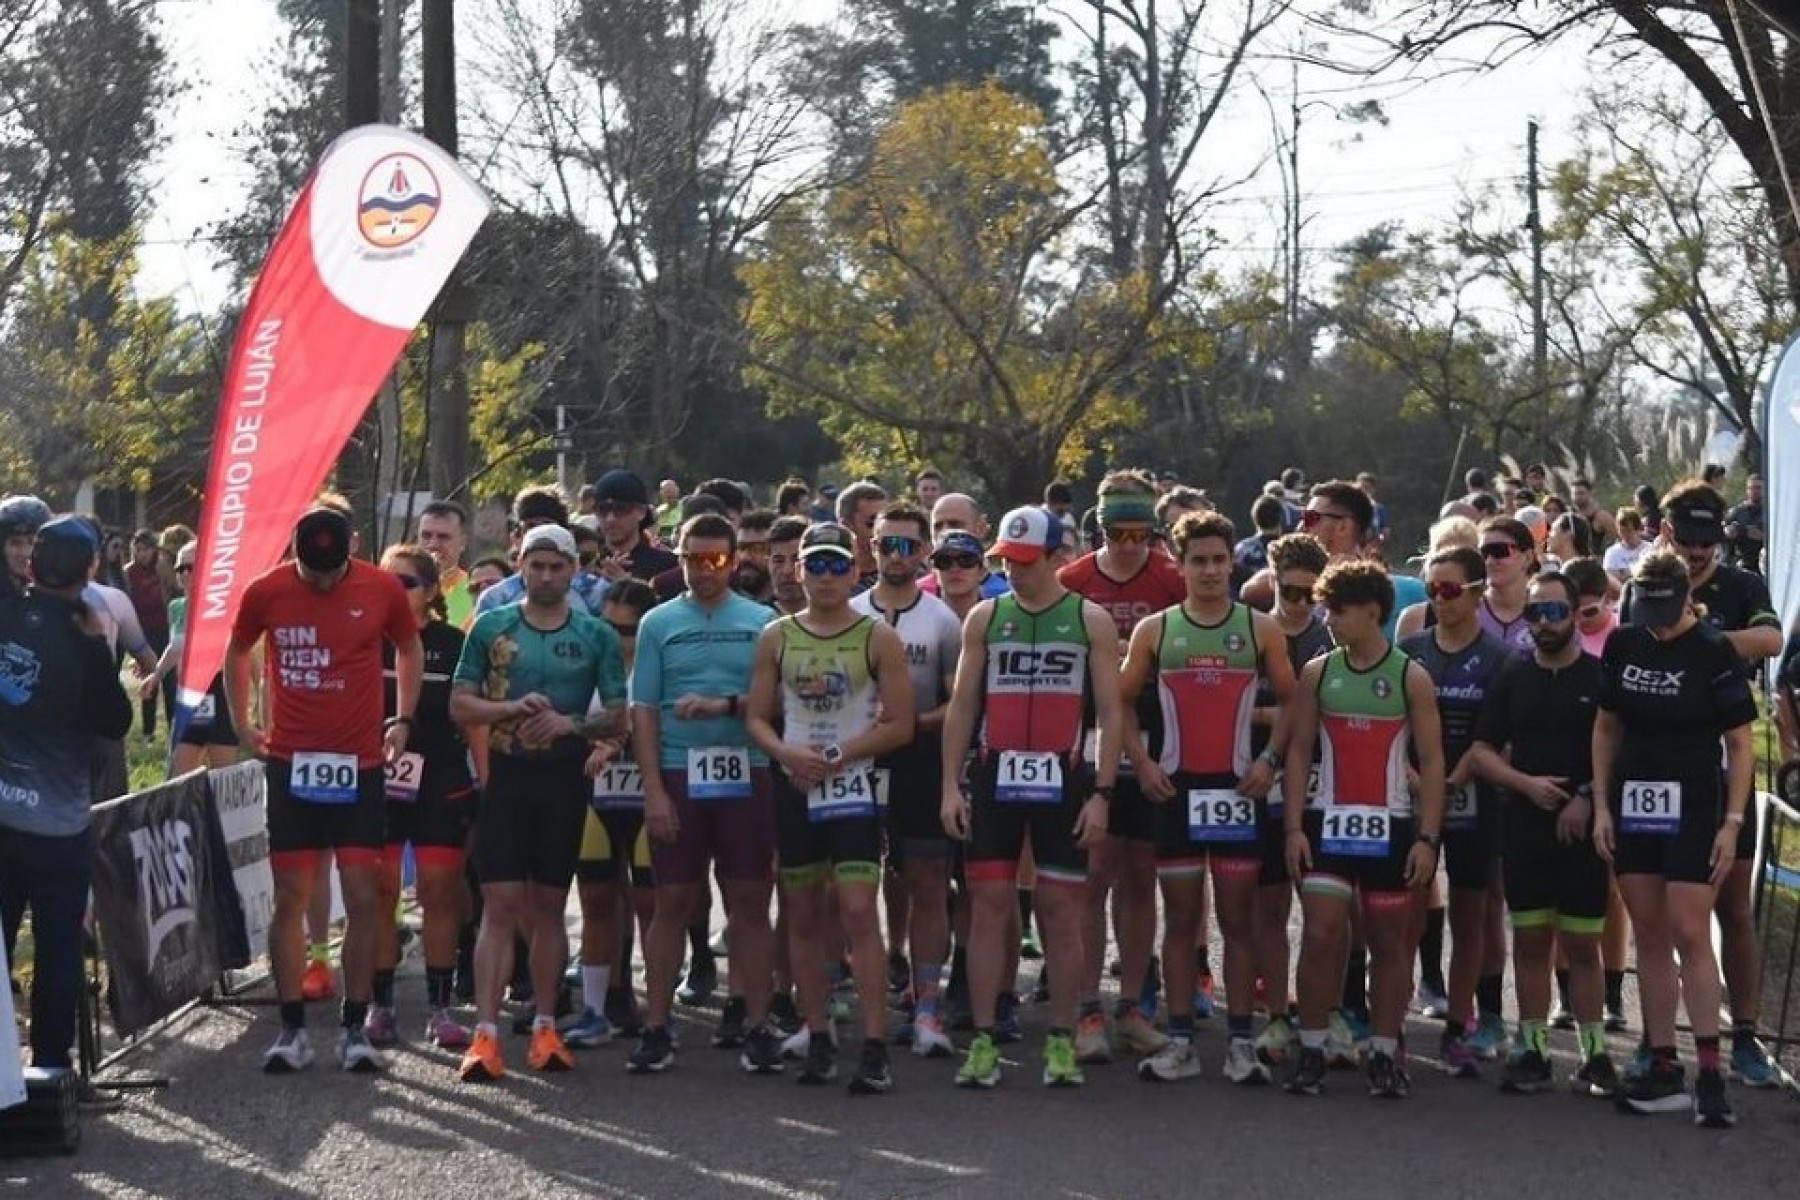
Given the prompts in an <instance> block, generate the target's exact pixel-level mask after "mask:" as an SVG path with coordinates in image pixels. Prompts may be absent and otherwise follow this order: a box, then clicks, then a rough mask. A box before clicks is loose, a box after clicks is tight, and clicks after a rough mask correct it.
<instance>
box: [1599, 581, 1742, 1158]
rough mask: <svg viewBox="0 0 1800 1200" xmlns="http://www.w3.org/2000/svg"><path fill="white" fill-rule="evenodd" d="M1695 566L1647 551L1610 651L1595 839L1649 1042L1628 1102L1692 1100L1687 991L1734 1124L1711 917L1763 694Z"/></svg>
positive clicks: (1702, 1090) (1702, 1057) (1712, 1087)
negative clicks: (1630, 936) (1685, 1066)
mask: <svg viewBox="0 0 1800 1200" xmlns="http://www.w3.org/2000/svg"><path fill="white" fill-rule="evenodd" d="M1690 570H1691V566H1690V565H1689V564H1684V563H1683V561H1682V559H1681V558H1680V557H1677V556H1676V555H1673V554H1668V553H1664V552H1657V553H1653V554H1650V555H1646V556H1645V558H1644V559H1643V561H1641V562H1639V563H1638V565H1637V570H1636V571H1635V572H1634V573H1633V575H1632V592H1633V596H1632V607H1633V619H1632V622H1631V624H1629V625H1626V626H1624V627H1622V628H1620V630H1619V631H1618V632H1617V633H1615V634H1614V635H1613V636H1612V637H1611V638H1610V639H1608V641H1607V643H1606V653H1605V655H1604V657H1602V659H1601V660H1600V665H1601V683H1600V699H1599V706H1600V711H1599V715H1598V717H1597V718H1596V719H1595V722H1594V742H1593V754H1594V793H1595V795H1597V796H1604V797H1606V799H1607V804H1606V805H1602V806H1600V807H1599V809H1598V810H1597V811H1596V813H1595V815H1594V845H1595V847H1596V849H1598V851H1599V852H1600V857H1601V858H1603V859H1605V860H1606V861H1607V862H1609V863H1611V864H1612V866H1613V870H1614V871H1616V872H1617V874H1618V877H1619V890H1620V891H1621V892H1622V893H1623V894H1624V896H1625V907H1626V909H1627V910H1628V911H1629V912H1630V913H1631V924H1632V929H1633V932H1634V935H1635V937H1636V945H1637V963H1638V982H1639V986H1640V987H1641V989H1642V992H1643V1003H1644V1028H1645V1031H1646V1033H1647V1035H1648V1037H1649V1040H1650V1045H1651V1064H1650V1066H1649V1069H1648V1070H1646V1071H1644V1072H1643V1073H1642V1074H1641V1075H1639V1076H1638V1077H1636V1078H1634V1079H1629V1080H1627V1081H1626V1083H1625V1086H1624V1087H1623V1088H1622V1089H1621V1090H1620V1091H1619V1093H1618V1102H1619V1104H1620V1106H1621V1107H1622V1108H1624V1109H1627V1110H1629V1111H1632V1112H1639V1113H1654V1112H1675V1111H1680V1110H1681V1109H1683V1108H1686V1107H1688V1105H1689V1099H1688V1097H1687V1096H1686V1094H1685V1092H1686V1089H1685V1082H1686V1080H1685V1073H1684V1072H1683V1070H1682V1067H1681V1061H1680V1060H1679V1059H1678V1058H1677V1057H1676V1054H1675V1011H1676V1006H1677V1004H1681V1005H1684V1006H1685V1007H1686V1009H1687V1013H1688V1019H1689V1021H1690V1022H1692V1025H1693V1030H1694V1047H1695V1055H1696V1058H1697V1060H1698V1066H1699V1072H1698V1074H1697V1076H1696V1077H1695V1082H1694V1095H1693V1099H1692V1105H1693V1112H1694V1121H1695V1123H1696V1124H1698V1125H1703V1126H1708V1127H1713V1128H1722V1127H1726V1126H1730V1125H1733V1124H1736V1122H1737V1115H1736V1113H1735V1112H1734V1111H1733V1110H1732V1107H1731V1100H1730V1097H1728V1096H1727V1095H1726V1090H1725V1077H1724V1075H1723V1074H1722V1072H1721V1070H1720V1067H1721V1063H1720V1057H1719V967H1718V964H1717V962H1716V961H1715V959H1714V956H1713V947H1712V916H1713V907H1714V898H1715V896H1716V894H1717V889H1718V887H1719V885H1720V884H1721V883H1723V882H1724V881H1725V879H1726V877H1727V876H1728V875H1729V873H1730V872H1731V870H1732V867H1733V863H1734V860H1735V855H1736V851H1737V844H1738V834H1739V831H1740V830H1741V829H1742V827H1743V826H1744V824H1745V813H1746V812H1747V811H1748V808H1749V805H1750V802H1751V794H1750V792H1751V788H1752V786H1753V783H1754V778H1753V776H1754V772H1755V766H1756V764H1755V752H1754V748H1753V746H1752V744H1751V736H1750V727H1751V723H1752V722H1753V721H1754V720H1755V719H1756V702H1755V698H1754V697H1753V696H1752V694H1751V691H1750V683H1749V680H1748V679H1747V678H1746V677H1745V674H1744V670H1743V662H1742V659H1741V658H1740V657H1739V655H1738V653H1737V652H1736V651H1735V650H1734V649H1733V648H1732V646H1731V644H1730V643H1729V642H1728V641H1727V640H1726V635H1724V634H1722V633H1720V632H1719V631H1718V630H1716V629H1714V628H1713V627H1712V626H1710V625H1708V624H1707V623H1705V622H1703V621H1701V620H1700V618H1699V617H1698V616H1697V615H1696V614H1695V612H1694V595H1693V592H1692V590H1691V585H1690V580H1689V572H1690ZM1721 738H1723V739H1724V743H1725V770H1724V772H1723V773H1721V771H1720V769H1719V741H1720V739H1721ZM1678 956H1679V959H1680V969H1679V974H1677V968H1676V959H1677V957H1678Z"/></svg>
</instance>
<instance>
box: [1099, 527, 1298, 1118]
mask: <svg viewBox="0 0 1800 1200" xmlns="http://www.w3.org/2000/svg"><path fill="white" fill-rule="evenodd" d="M1236 532H1237V531H1236V530H1235V529H1234V528H1233V527H1232V524H1231V522H1230V521H1229V520H1228V519H1226V518H1225V517H1224V516H1222V515H1220V514H1218V513H1212V512H1207V513H1192V514H1190V515H1188V516H1185V517H1183V518H1181V520H1180V521H1178V522H1177V523H1176V525H1175V528H1174V529H1173V530H1172V531H1171V532H1170V545H1171V547H1172V548H1173V549H1174V551H1175V553H1176V555H1177V558H1176V561H1177V563H1179V564H1180V570H1181V575H1182V579H1183V581H1184V583H1185V586H1186V591H1187V595H1186V597H1185V598H1184V599H1183V600H1182V602H1181V603H1180V604H1177V605H1173V606H1171V607H1169V608H1167V609H1164V610H1163V611H1162V612H1160V613H1156V614H1154V615H1152V616H1149V617H1146V618H1144V620H1142V621H1140V622H1138V626H1137V628H1136V630H1134V631H1133V633H1132V635H1131V645H1130V649H1129V650H1128V651H1127V652H1126V655H1125V666H1124V673H1123V676H1122V678H1121V680H1120V692H1121V695H1122V698H1123V706H1122V707H1123V708H1124V710H1125V714H1126V716H1125V730H1126V736H1125V744H1126V746H1127V747H1129V753H1130V756H1131V758H1132V761H1133V765H1134V768H1135V772H1136V775H1137V778H1138V780H1139V783H1140V785H1141V786H1142V787H1143V789H1144V794H1145V796H1146V797H1148V799H1149V800H1150V801H1151V802H1152V803H1153V804H1155V805H1157V808H1156V810H1155V811H1156V819H1157V837H1156V873H1157V877H1158V879H1159V880H1160V882H1161V884H1162V895H1163V909H1164V936H1163V964H1164V967H1165V969H1166V976H1165V977H1166V978H1167V979H1168V980H1169V981H1170V982H1169V985H1168V995H1167V1003H1168V1013H1169V1040H1168V1044H1167V1045H1165V1046H1163V1047H1162V1048H1161V1049H1160V1050H1158V1051H1157V1052H1156V1053H1155V1054H1154V1055H1153V1056H1152V1057H1149V1058H1146V1059H1144V1060H1143V1061H1142V1062H1141V1063H1139V1064H1138V1075H1139V1076H1140V1077H1141V1078H1143V1079H1147V1080H1161V1081H1164V1082H1174V1081H1175V1080H1178V1079H1186V1078H1189V1077H1191V1076H1194V1075H1198V1074H1199V1073H1200V1063H1199V1059H1198V1058H1196V1057H1195V1054H1194V1048H1193V1039H1194V1009H1193V1000H1194V990H1193V988H1192V986H1191V985H1189V983H1188V982H1187V981H1188V980H1189V979H1192V978H1194V977H1195V975H1196V974H1197V973H1198V967H1199V964H1198V962H1197V961H1196V959H1197V953H1196V951H1197V948H1198V946H1199V938H1200V931H1199V928H1198V923H1199V913H1200V895H1201V877H1202V876H1203V875H1204V874H1205V872H1206V870H1207V865H1208V861H1209V860H1210V862H1211V869H1212V879H1213V889H1214V891H1215V893H1216V895H1217V898H1218V914H1219V931H1220V933H1221V934H1222V935H1223V937H1224V943H1225V945H1224V962H1225V989H1226V996H1227V1001H1228V1002H1227V1009H1226V1012H1227V1017H1226V1020H1227V1024H1228V1026H1229V1035H1230V1043H1229V1046H1228V1048H1227V1050H1226V1057H1225V1077H1226V1078H1227V1079H1229V1080H1231V1082H1233V1083H1237V1084H1247V1083H1267V1082H1268V1081H1269V1072H1268V1068H1267V1067H1265V1066H1264V1065H1263V1064H1262V1063H1261V1062H1259V1061H1258V1060H1257V1057H1256V1044H1255V1042H1254V1040H1253V1038H1252V1034H1253V1033H1254V1029H1253V1027H1252V1023H1253V1021H1254V1005H1255V997H1256V977H1257V971H1256V968H1257V965H1258V961H1257V960H1258V957H1259V956H1258V949H1257V908H1258V902H1259V893H1260V889H1261V886H1262V882H1263V864H1264V861H1265V860H1266V858H1267V856H1268V854H1267V847H1266V846H1265V845H1264V844H1263V839H1264V838H1265V837H1267V836H1270V835H1271V834H1272V833H1273V832H1274V831H1273V830H1271V829H1270V828H1269V827H1268V821H1267V818H1266V815H1265V805H1264V804H1263V801H1264V799H1265V797H1267V795H1268V793H1269V786H1270V785H1271V784H1272V783H1273V782H1274V779H1275V765H1276V764H1277V763H1279V762H1280V756H1279V755H1278V754H1276V753H1274V752H1273V751H1267V752H1265V753H1264V755H1263V756H1261V757H1258V758H1254V759H1253V758H1252V757H1251V749H1250V747H1251V737H1252V728H1253V725H1254V720H1255V708H1256V690H1257V685H1258V683H1259V682H1260V681H1262V680H1267V681H1268V684H1269V690H1270V692H1271V699H1272V701H1273V703H1274V705H1276V706H1280V705H1282V704H1285V703H1287V702H1288V700H1289V699H1290V698H1291V697H1292V695H1293V690H1294V672H1293V667H1292V666H1291V665H1290V664H1289V662H1288V654H1287V640H1286V638H1284V637H1283V636H1282V635H1281V632H1280V626H1278V625H1277V624H1276V623H1275V618H1274V617H1271V616H1268V615H1266V614H1264V613H1259V612H1255V611H1253V610H1252V609H1249V608H1247V607H1245V606H1244V605H1242V604H1239V603H1236V602H1235V601H1233V600H1232V599H1231V565H1232V545H1233V542H1234V541H1235V540H1236ZM1146 690H1152V691H1153V694H1154V699H1155V702H1156V705H1157V708H1158V710H1159V714H1160V716H1161V720H1160V722H1159V723H1158V731H1159V733H1160V739H1159V740H1160V743H1161V749H1160V751H1159V752H1158V753H1157V754H1156V755H1155V756H1154V757H1152V755H1151V754H1150V752H1149V751H1148V750H1147V749H1146V748H1145V743H1144V741H1143V740H1142V739H1141V738H1140V737H1139V734H1138V728H1137V724H1138V723H1137V720H1136V717H1135V715H1134V714H1135V711H1136V710H1137V709H1139V708H1141V707H1142V705H1141V704H1140V703H1139V699H1140V697H1142V696H1143V695H1144V693H1145V691H1146ZM1285 933H1286V931H1285V930H1283V936H1285ZM1284 957H1285V956H1284Z"/></svg>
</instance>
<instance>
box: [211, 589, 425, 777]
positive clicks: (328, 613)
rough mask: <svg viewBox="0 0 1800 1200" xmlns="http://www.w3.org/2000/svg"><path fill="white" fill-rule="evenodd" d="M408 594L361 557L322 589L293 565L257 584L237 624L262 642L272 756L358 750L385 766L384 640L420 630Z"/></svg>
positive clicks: (250, 639) (247, 637) (368, 762)
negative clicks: (383, 720)
mask: <svg viewBox="0 0 1800 1200" xmlns="http://www.w3.org/2000/svg"><path fill="white" fill-rule="evenodd" d="M418 632H419V626H418V622H416V621H414V620H413V615H412V608H411V606H410V605H408V604H407V602H406V590H405V589H404V588H402V587H401V586H400V581H399V579H397V578H396V577H395V576H394V575H393V574H392V573H391V572H388V571H383V570H382V569H381V568H380V567H377V566H374V565H372V564H370V563H366V562H362V561H359V560H357V559H352V560H351V561H350V569H349V571H348V572H347V573H346V574H345V575H344V577H343V579H341V580H339V581H338V584H337V586H336V587H334V588H332V589H331V590H330V591H328V592H321V591H319V590H318V589H316V588H314V587H312V586H311V585H310V584H308V583H307V582H306V581H305V580H303V579H301V578H300V574H299V572H298V571H297V570H295V568H294V564H293V563H291V562H284V563H282V564H280V565H279V566H277V567H276V568H275V569H274V570H272V571H270V572H268V573H267V574H265V575H262V576H260V577H258V578H257V579H255V580H254V581H252V582H251V584H250V586H249V587H248V588H246V589H245V591H244V602H243V605H242V606H241V607H240V608H239V609H238V614H237V620H236V622H235V623H233V625H232V627H231V636H232V640H233V641H234V642H235V643H236V644H238V645H240V646H248V645H251V644H253V643H254V642H255V641H256V640H257V639H258V638H262V639H264V641H263V663H264V675H263V686H264V688H265V689H266V691H267V693H268V698H269V728H268V736H269V753H270V754H271V755H272V756H274V757H276V758H292V757H293V756H294V755H295V754H298V753H302V752H315V753H325V754H354V755H356V762H357V766H358V767H360V768H362V769H364V770H366V769H368V768H370V767H374V766H379V765H380V764H381V722H382V665H381V644H382V642H383V641H391V642H394V643H395V644H396V645H398V644H400V643H402V642H405V641H407V640H409V639H411V638H413V637H416V636H418Z"/></svg>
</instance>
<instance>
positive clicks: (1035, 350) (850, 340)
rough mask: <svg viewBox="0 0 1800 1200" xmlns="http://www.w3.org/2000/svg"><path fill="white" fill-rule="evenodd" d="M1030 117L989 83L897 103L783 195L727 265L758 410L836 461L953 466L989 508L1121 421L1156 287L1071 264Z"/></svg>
mask: <svg viewBox="0 0 1800 1200" xmlns="http://www.w3.org/2000/svg"><path fill="white" fill-rule="evenodd" d="M1095 203H1096V197H1095V196H1094V195H1092V194H1090V195H1088V196H1086V197H1073V198H1071V197H1070V196H1068V195H1066V194H1065V193H1064V192H1063V190H1062V187H1061V185H1060V183H1059V180H1058V178H1057V172H1056V167H1055V164H1054V162H1053V158H1052V154H1051V149H1050V144H1049V138H1048V133H1047V130H1046V128H1045V124H1044V120H1043V117H1042V114H1040V113H1039V112H1038V111H1037V110H1036V109H1035V108H1034V107H1032V106H1031V105H1030V104H1029V103H1027V102H1025V101H1024V100H1021V99H1020V98H1018V97H1016V96H1013V95H1011V94H1010V93H1008V92H1006V91H1005V90H1004V89H1002V88H1001V87H1000V86H999V85H998V84H997V83H994V82H991V81H990V82H989V83H986V84H983V85H980V86H977V87H961V86H957V87H950V88H946V89H944V90H942V91H940V92H935V93H931V94H928V95H926V96H922V97H920V98H918V99H916V100H913V101H910V102H908V103H906V104H904V105H902V106H901V107H900V108H899V109H898V110H897V112H896V113H895V115H894V117H893V119H892V120H891V121H890V122H889V123H888V124H887V126H886V127H884V128H883V129H882V131H881V133H880V135H879V137H878V139H877V141H876V143H875V148H874V152H873V154H872V155H871V158H870V161H869V163H868V166H867V169H866V171H865V172H864V173H863V174H862V175H861V176H860V177H859V178H858V179H856V180H854V181H852V182H849V183H846V184H844V185H842V186H840V187H837V188H835V189H833V190H832V191H831V192H830V193H829V194H828V195H826V196H824V197H822V198H818V199H812V198H805V199H801V198H796V199H793V200H790V201H789V202H788V203H787V204H786V205H785V206H784V208H783V209H782V211H781V213H780V215H779V217H778V219H777V220H776V221H775V222H774V223H773V225H772V227H771V228H770V230H769V232H768V234H767V236H766V238H765V241H764V245H763V247H762V253H760V254H759V255H757V256H756V257H754V258H752V259H751V260H750V261H748V262H746V263H745V264H744V266H743V267H742V269H741V271H740V275H741V277H742V279H743V281H744V284H745V287H746V290H747V293H748V298H747V300H746V302H745V313H744V319H745V325H746V328H747V336H748V338H749V344H748V346H747V347H746V355H747V358H748V361H749V364H750V372H749V373H750V376H751V379H752V380H753V381H754V382H755V383H757V384H758V385H759V386H761V387H762V388H763V389H764V390H765V391H766V392H767V393H768V395H769V398H770V406H771V410H772V411H775V412H777V413H789V414H800V415H805V416H809V417H812V418H815V419H817V420H818V422H819V423H820V424H821V425H822V426H823V427H824V428H825V430H826V431H827V432H828V433H830V434H831V435H832V436H833V437H834V438H836V439H837V441H838V443H839V444H840V445H841V446H842V447H843V449H844V452H845V459H846V462H847V463H848V464H849V465H850V466H851V467H852V469H855V470H870V469H876V468H879V469H881V470H882V471H884V472H892V471H895V470H897V469H901V468H902V467H912V466H916V465H918V464H921V463H924V462H926V461H930V460H933V459H936V460H940V461H942V460H948V459H951V458H954V459H955V460H956V461H958V462H963V463H967V464H968V465H969V467H970V469H971V470H973V471H975V472H976V474H978V475H979V476H980V478H981V479H982V481H983V482H984V483H985V484H986V485H987V488H988V490H989V492H990V493H991V494H992V495H993V496H995V497H996V498H998V499H1000V500H1001V501H1003V502H1010V501H1014V500H1018V499H1021V498H1024V497H1027V496H1031V495H1035V494H1036V493H1037V491H1038V489H1040V488H1041V487H1042V486H1043V482H1044V480H1046V479H1048V478H1050V477H1051V476H1052V475H1053V473H1054V472H1055V470H1056V469H1057V467H1058V466H1059V465H1062V466H1069V467H1079V466H1080V465H1082V462H1083V460H1084V459H1085V458H1086V455H1087V451H1088V449H1089V448H1090V447H1092V446H1097V445H1101V444H1103V443H1104V442H1105V440H1106V439H1107V438H1108V437H1109V436H1111V435H1112V434H1114V433H1116V432H1117V431H1119V430H1120V429H1122V428H1123V427H1124V426H1125V425H1126V424H1128V423H1129V422H1130V421H1131V420H1133V419H1134V418H1135V417H1136V416H1138V415H1139V413H1140V411H1141V410H1140V409H1139V408H1138V407H1137V406H1136V405H1135V404H1134V403H1133V402H1131V400H1130V399H1128V394H1129V393H1128V386H1129V384H1130V383H1131V381H1132V379H1133V376H1134V374H1135V373H1136V372H1138V371H1140V370H1142V369H1143V368H1144V366H1145V364H1146V363H1147V362H1148V361H1149V359H1150V354H1151V353H1152V351H1153V350H1155V349H1156V348H1157V347H1159V346H1160V345H1161V344H1162V341H1161V339H1162V338H1163V337H1164V336H1165V335H1166V332H1167V331H1166V330H1165V329H1164V328H1163V327H1161V326H1160V325H1159V320H1160V318H1161V317H1162V316H1163V315H1164V313H1165V312H1166V311H1167V309H1168V306H1169V302H1170V298H1171V295H1172V291H1173V289H1169V288H1157V287H1155V286H1154V285H1153V284H1152V282H1151V280H1150V279H1149V278H1148V277H1147V276H1146V275H1144V274H1142V273H1137V274H1133V275H1130V276H1128V277H1127V278H1125V279H1123V280H1115V279H1111V278H1107V277H1105V276H1103V275H1101V274H1100V273H1099V272H1096V271H1092V270H1082V269H1080V268H1079V267H1078V265H1077V264H1076V263H1075V261H1074V259H1073V256H1072V255H1071V253H1070V246H1071V244H1072V242H1073V229H1074V227H1075V226H1076V224H1077V223H1078V222H1079V221H1080V220H1081V218H1082V217H1084V216H1085V215H1087V214H1088V213H1090V212H1091V211H1092V209H1093V206H1094V204H1095Z"/></svg>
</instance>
